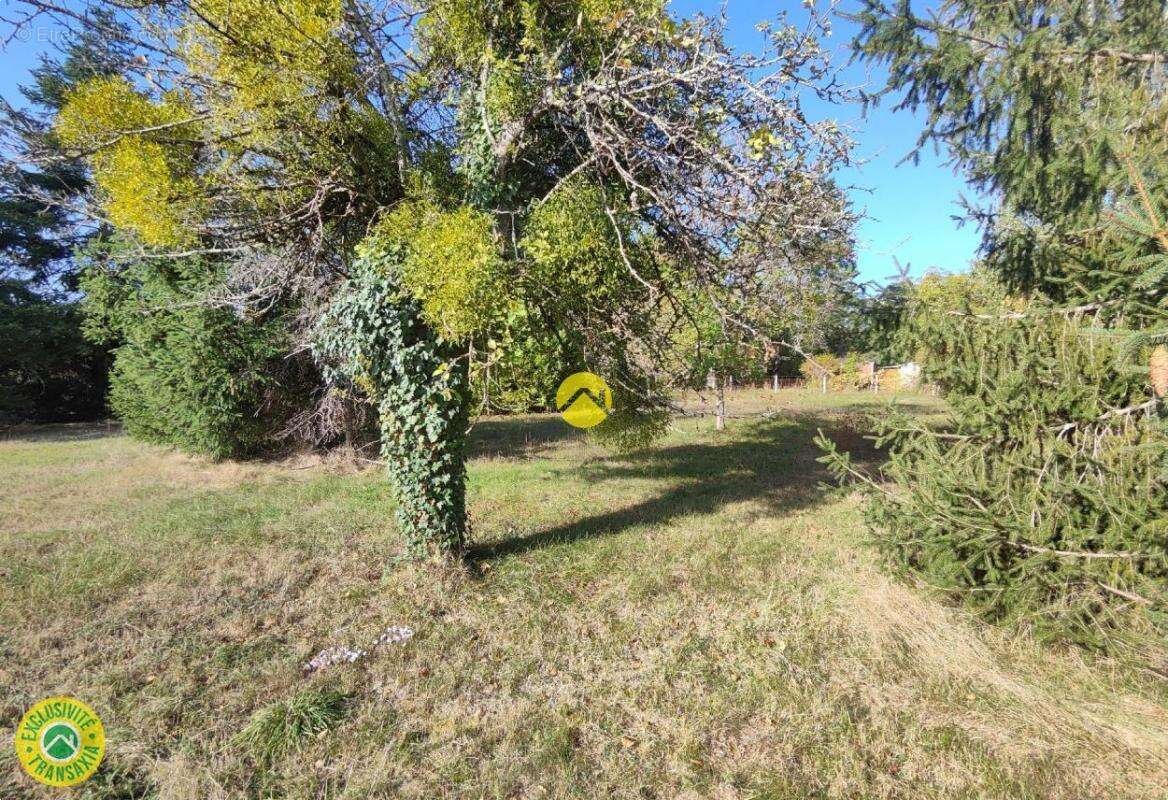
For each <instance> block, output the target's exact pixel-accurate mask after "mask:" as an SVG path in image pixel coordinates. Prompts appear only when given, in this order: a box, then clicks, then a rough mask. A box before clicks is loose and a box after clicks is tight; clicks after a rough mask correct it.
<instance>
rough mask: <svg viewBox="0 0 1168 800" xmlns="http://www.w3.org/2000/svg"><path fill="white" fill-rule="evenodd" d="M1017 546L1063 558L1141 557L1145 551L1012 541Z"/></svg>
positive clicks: (1031, 551)
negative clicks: (1067, 547)
mask: <svg viewBox="0 0 1168 800" xmlns="http://www.w3.org/2000/svg"><path fill="white" fill-rule="evenodd" d="M1010 544H1012V545H1014V546H1015V547H1017V548H1020V549H1022V550H1025V551H1027V552H1028V553H1043V554H1047V555H1054V556H1061V557H1062V558H1084V559H1088V560H1091V559H1097V558H1102V559H1114V558H1141V557H1143V556H1144V555H1146V554H1144V553H1107V552H1091V551H1084V550H1056V549H1055V548H1053V547H1039V546H1038V545H1034V544H1025V543H1023V542H1010Z"/></svg>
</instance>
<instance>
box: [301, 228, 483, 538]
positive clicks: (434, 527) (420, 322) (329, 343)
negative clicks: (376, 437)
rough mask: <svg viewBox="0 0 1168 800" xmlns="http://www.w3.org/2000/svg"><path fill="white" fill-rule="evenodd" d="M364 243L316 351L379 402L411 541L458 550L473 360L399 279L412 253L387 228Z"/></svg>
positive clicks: (340, 376) (337, 377) (401, 521)
mask: <svg viewBox="0 0 1168 800" xmlns="http://www.w3.org/2000/svg"><path fill="white" fill-rule="evenodd" d="M358 252H359V258H358V261H357V263H356V264H355V265H354V268H353V272H352V276H351V277H350V278H349V280H348V281H346V282H345V284H344V285H343V286H342V287H341V289H340V291H339V292H338V293H337V295H336V296H335V297H334V299H333V301H332V304H331V305H330V307H329V309H328V312H327V314H326V315H325V316H324V318H323V319H322V321H321V323H320V324H319V325H318V327H317V331H316V345H315V347H316V353H317V357H318V359H320V361H321V362H322V363H323V364H325V365H326V375H327V376H328V377H329V378H330V379H331V380H333V381H336V382H340V381H350V382H352V383H353V384H355V385H357V386H359V387H360V388H361V389H362V390H363V391H364V393H365V394H366V395H367V396H368V397H369V398H371V399H372V401H373V403H374V404H375V405H376V406H377V410H378V415H379V419H380V424H381V448H382V456H383V457H384V458H385V459H387V460H388V461H389V463H390V464H391V465H392V466H391V469H390V472H389V475H390V480H391V482H392V483H393V486H394V489H395V493H396V495H397V501H398V505H397V520H398V526H399V527H400V529H401V533H402V537H403V538H404V540H405V543H406V549H407V551H408V552H409V553H410V554H411V555H414V556H424V555H448V554H451V553H459V552H460V551H461V550H462V549H463V548H464V547H465V545H466V541H467V530H466V463H465V460H464V457H463V449H464V444H465V439H466V429H467V397H466V388H467V384H466V366H465V363H460V362H459V361H458V360H456V356H457V353H456V351H455V348H454V347H453V345H452V344H451V343H450V342H448V341H446V340H444V339H442V338H441V337H440V336H439V335H438V334H437V333H436V332H435V331H434V329H433V328H432V327H431V326H430V325H429V324H427V322H426V319H425V315H424V311H423V309H422V306H421V304H420V303H419V301H418V300H417V299H416V298H414V297H413V296H412V295H410V294H409V293H408V292H407V291H405V290H404V289H403V287H402V286H401V285H400V283H399V280H400V277H399V276H400V270H401V266H402V263H401V262H402V257H403V255H404V256H405V257H407V258H408V253H403V252H402V250H401V248H398V247H394V246H392V243H391V244H390V245H388V246H387V245H386V242H385V241H384V240H383V239H382V238H381V237H378V236H374V237H371V239H370V240H369V241H367V242H366V243H364V244H363V245H361V246H360V248H359V250H358Z"/></svg>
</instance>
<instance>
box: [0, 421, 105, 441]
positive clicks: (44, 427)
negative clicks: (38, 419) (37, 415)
mask: <svg viewBox="0 0 1168 800" xmlns="http://www.w3.org/2000/svg"><path fill="white" fill-rule="evenodd" d="M121 432H122V425H121V423H120V422H114V421H112V420H111V421H109V422H48V423H21V424H19V425H12V426H10V427H7V428H0V442H28V443H32V442H84V441H91V440H93V439H105V438H106V437H109V436H118V435H120V434H121Z"/></svg>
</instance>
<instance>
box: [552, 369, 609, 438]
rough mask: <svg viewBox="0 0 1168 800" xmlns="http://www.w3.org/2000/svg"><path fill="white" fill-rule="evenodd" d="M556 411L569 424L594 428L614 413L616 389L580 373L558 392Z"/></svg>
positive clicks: (561, 385)
mask: <svg viewBox="0 0 1168 800" xmlns="http://www.w3.org/2000/svg"><path fill="white" fill-rule="evenodd" d="M556 410H557V411H559V412H560V415H561V416H563V418H564V421H565V422H567V423H568V424H569V425H573V426H575V427H577V428H591V427H593V426H596V425H599V424H600V423H602V422H604V420H606V419H607V418H608V415H609V414H610V413H612V390H611V389H609V388H608V384H607V383H605V382H604V379H603V378H601V377H600V376H599V375H593V374H592V373H591V372H577V373H576V374H575V375H569V376H568V377H566V378H564V382H563V383H561V384H560V388H559V389H557V390H556Z"/></svg>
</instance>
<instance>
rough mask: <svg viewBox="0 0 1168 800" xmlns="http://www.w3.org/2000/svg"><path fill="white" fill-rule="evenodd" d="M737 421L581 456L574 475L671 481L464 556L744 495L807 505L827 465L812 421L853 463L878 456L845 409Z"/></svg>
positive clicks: (680, 513)
mask: <svg viewBox="0 0 1168 800" xmlns="http://www.w3.org/2000/svg"><path fill="white" fill-rule="evenodd" d="M739 425H740V426H741V427H740V428H739V429H738V430H735V431H733V432H731V433H729V434H728V435H727V437H726V439H727V441H726V442H725V443H695V444H684V445H675V446H672V447H662V448H656V449H653V448H650V449H645V450H640V451H637V452H635V453H632V454H629V455H626V456H620V457H614V458H611V459H606V460H604V461H602V462H599V463H597V462H593V463H589V464H585V465H583V466H581V467H579V468H578V469H576V470H575V471H574V472H573V478H574V479H575V480H580V481H585V482H589V483H595V482H600V481H612V480H620V479H634V480H638V479H639V480H645V479H649V480H662V481H668V482H669V483H671V484H672V486H671V488H670V489H668V490H667V491H665V492H664V493H662V494H659V495H657V496H656V497H653V498H651V499H648V500H644V501H641V502H638V503H635V504H632V505H629V506H625V507H622V508H616V509H613V510H612V511H608V512H606V513H603V514H597V515H594V516H592V517H589V518H587V519H584V520H580V521H576V522H572V523H570V524H565V525H558V526H554V527H551V528H545V529H543V530H538V531H534V532H532V533H529V534H525V535H522V536H516V537H512V538H508V539H504V540H501V541H488V542H482V543H480V544H476V545H474V546H473V547H472V548H471V549H470V551H469V553H468V556H469V558H470V560H471V561H486V560H491V559H497V558H502V557H507V556H514V555H520V554H523V553H527V552H530V551H533V550H538V549H540V548H544V547H548V546H551V545H555V544H560V543H564V542H572V541H578V540H581V539H589V538H596V537H600V536H609V535H613V534H617V533H620V532H622V531H624V530H627V529H628V528H631V527H636V526H642V525H649V526H652V525H664V524H666V523H668V522H670V521H671V520H674V519H676V518H679V517H685V516H689V515H706V514H712V513H714V512H716V511H718V510H719V509H721V508H723V507H725V506H728V505H732V504H735V503H741V502H746V501H752V502H756V503H758V506H759V510H758V512H757V514H758V515H759V516H763V515H765V516H771V515H775V514H781V513H784V512H790V511H794V510H797V509H803V508H808V507H812V506H814V505H816V504H818V503H820V502H822V501H823V500H824V497H825V493H824V491H823V489H822V486H821V484H822V483H823V482H825V481H827V480H828V479H829V475H828V473H827V470H826V469H825V467H824V466H823V465H822V464H820V463H818V462H817V461H816V459H817V458H818V457H819V456H820V455H821V453H820V451H819V448H817V447H816V446H815V443H814V441H813V440H814V438H815V433H816V430H817V429H820V430H822V431H823V432H824V433H825V434H826V435H827V436H828V437H829V438H831V439H832V440H833V441H835V442H836V444H837V445H839V447H840V449H841V450H847V451H850V452H851V455H852V461H853V463H855V464H857V465H859V466H861V467H872V466H875V465H876V464H878V463H879V461H881V460H882V456H881V453H880V451H878V450H877V449H876V448H875V447H873V445H872V442H871V441H869V440H868V439H866V438H864V434H863V432H862V431H860V430H858V429H857V427H856V424H855V422H854V417H852V416H851V415H847V414H838V413H836V414H800V415H792V416H788V417H783V418H771V419H760V420H752V421H749V422H741V423H739ZM731 437H733V438H731Z"/></svg>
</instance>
